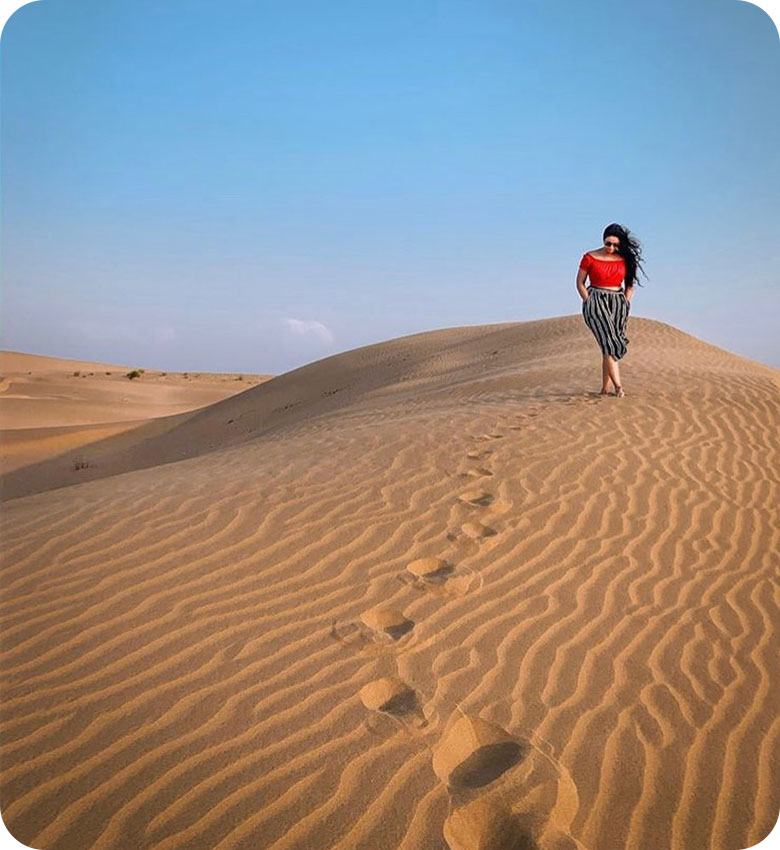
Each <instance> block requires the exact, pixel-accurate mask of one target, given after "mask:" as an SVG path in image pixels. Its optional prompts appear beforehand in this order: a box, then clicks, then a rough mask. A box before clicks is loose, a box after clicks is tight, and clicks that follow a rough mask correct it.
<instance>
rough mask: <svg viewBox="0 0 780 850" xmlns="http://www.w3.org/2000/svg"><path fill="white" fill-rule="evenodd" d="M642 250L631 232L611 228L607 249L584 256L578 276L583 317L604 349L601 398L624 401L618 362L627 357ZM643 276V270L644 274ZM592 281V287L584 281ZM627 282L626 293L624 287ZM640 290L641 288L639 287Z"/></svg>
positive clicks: (589, 252) (618, 226)
mask: <svg viewBox="0 0 780 850" xmlns="http://www.w3.org/2000/svg"><path fill="white" fill-rule="evenodd" d="M641 265H642V249H641V248H640V246H639V242H638V241H637V240H636V239H635V238H634V237H633V236H632V235H631V232H630V231H629V230H628V228H624V227H621V226H620V225H619V224H610V225H609V226H608V227H606V228H605V229H604V247H603V248H601V249H597V250H594V251H588V252H586V253H585V254H583V255H582V260H580V269H579V271H578V272H577V291H578V292H579V293H580V297H581V298H582V315H583V317H584V319H585V324H586V325H587V326H588V327H589V328H590V329H591V331H592V332H593V336H595V337H596V341H597V342H598V344H599V346H600V348H601V354H602V362H601V395H609V393H610V383H611V384H612V385H613V386H614V388H615V395H616V396H617V397H618V398H623V396H624V395H625V392H623V387H622V386H621V384H620V369H619V368H618V363H617V362H618V360H620V359H621V357H624V356H625V353H626V346H627V345H628V338H627V337H626V323H627V322H628V313H629V310H630V306H629V305H630V304H631V299H632V298H633V297H634V284H635V283H639V281H638V279H637V270H638V269H639V268H641ZM642 271H643V272H644V269H643V270H642ZM587 278H590V286H587V287H586V286H585V280H586V279H587ZM623 281H625V289H623V287H622V285H621V284H623ZM640 286H641V284H640Z"/></svg>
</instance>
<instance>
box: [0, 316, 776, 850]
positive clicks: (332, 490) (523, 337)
mask: <svg viewBox="0 0 780 850" xmlns="http://www.w3.org/2000/svg"><path fill="white" fill-rule="evenodd" d="M632 327H633V331H632V334H631V338H632V346H633V349H632V354H631V355H630V359H629V360H628V361H627V363H626V365H625V367H624V369H625V374H626V376H629V375H630V380H628V379H627V380H626V381H625V384H626V389H627V391H628V393H629V394H628V396H627V397H626V398H625V399H620V400H618V399H614V398H599V397H598V396H597V394H596V392H595V390H596V389H597V387H596V386H594V387H593V388H592V389H591V390H588V389H587V387H589V386H590V385H592V384H593V383H594V381H593V378H594V376H596V375H597V374H598V357H597V352H594V351H593V350H592V343H591V341H590V340H589V339H588V337H587V332H586V331H583V330H582V329H581V327H580V325H579V324H575V322H574V321H570V320H569V319H568V318H566V319H560V320H549V321H547V322H541V323H527V324H523V325H512V326H497V327H491V328H487V329H485V328H482V329H454V330H452V331H442V332H433V334H432V336H433V339H427V338H426V335H418V336H415V337H412V338H406V339H405V341H404V340H399V341H393V342H392V343H389V344H383V347H379V350H374V351H371V350H370V348H369V349H366V350H358V351H357V352H352V353H348V354H347V355H341V357H342V358H346V360H347V367H348V368H346V369H345V370H343V372H339V369H338V368H337V366H338V364H334V363H333V362H330V363H329V362H327V361H325V362H321V363H319V364H311V366H309V367H304V369H303V370H296V371H297V372H298V374H297V375H296V374H294V373H292V374H288V375H287V376H279V378H275V379H273V380H272V381H270V382H269V383H268V385H266V386H260V387H257V388H255V389H253V390H251V391H250V392H248V393H245V394H242V395H241V396H237V397H234V398H231V399H227V400H225V401H222V402H219V403H217V404H216V405H214V406H212V408H207V409H206V410H204V411H200V412H199V413H197V414H195V415H193V416H192V417H190V418H188V419H186V420H179V422H178V423H177V424H176V425H174V426H172V427H170V428H168V429H167V430H164V431H163V430H161V432H160V433H159V434H158V435H154V436H153V437H151V438H150V439H149V441H148V442H147V443H146V446H145V448H144V452H145V454H144V453H140V449H137V451H139V454H138V455H137V456H136V457H135V461H137V460H138V459H139V458H140V460H141V461H142V463H141V464H140V465H138V466H135V467H133V466H132V463H130V462H129V461H128V463H129V464H130V467H131V468H125V469H124V470H122V473H121V474H118V475H116V476H107V477H103V478H101V479H97V478H96V479H95V480H92V481H87V482H85V483H82V484H78V485H77V486H66V487H60V488H58V489H50V490H48V491H47V492H39V493H37V494H30V495H27V496H25V497H23V498H17V499H15V500H12V501H9V502H7V503H6V505H5V508H4V538H5V539H6V554H5V556H4V563H3V589H4V594H3V595H4V600H3V633H4V635H5V638H4V643H3V649H2V654H1V655H0V661H2V681H3V686H4V696H5V699H4V704H3V708H2V727H1V729H0V744H1V745H2V749H3V775H2V784H1V785H0V793H1V794H2V797H1V798H0V803H1V804H2V807H3V814H4V818H5V821H6V823H7V824H8V825H9V826H10V827H11V829H12V830H13V831H14V833H15V834H16V835H17V836H18V837H19V838H20V840H24V841H26V842H27V843H30V844H33V845H34V846H63V847H64V846H68V847H72V846H90V847H95V848H113V847H116V848H120V847H127V846H134V847H149V848H152V847H154V848H158V847H162V848H185V847H186V848H190V847H203V848H205V847H220V848H243V847H273V848H308V847H312V846H318V847H319V846H321V847H339V848H353V847H369V846H370V847H373V848H383V847H386V848H403V850H417V848H419V847H423V846H431V847H444V846H449V847H450V848H452V850H460V848H465V847H470V848H471V847H478V848H479V847H484V848H487V847H490V848H491V849H492V850H496V848H498V850H501V848H514V850H519V848H539V850H544V849H545V848H559V849H560V850H564V848H568V850H572V848H591V849H592V850H606V849H607V848H616V847H621V848H637V849H638V848H647V847H659V848H661V847H663V848H671V850H689V848H694V847H703V846H706V847H711V848H713V850H732V848H735V849H736V848H741V847H747V846H749V845H750V844H753V843H756V842H757V841H759V840H760V839H761V838H762V837H763V836H764V835H766V834H767V832H768V831H769V829H770V828H771V826H772V825H773V824H774V821H775V819H776V817H777V812H778V808H779V807H780V795H779V794H778V788H779V787H780V783H779V782H778V772H777V765H778V763H779V761H780V760H779V758H778V757H779V756H780V740H779V739H780V721H779V720H778V717H780V712H779V711H778V708H780V699H779V698H778V694H779V693H780V687H778V685H780V682H778V670H777V664H776V659H777V657H778V655H779V654H780V652H779V650H780V630H779V629H778V622H780V620H779V619H778V612H779V611H780V585H779V584H778V580H777V576H778V567H779V566H780V563H779V562H778V557H777V554H776V553H777V552H778V550H780V546H779V545H778V543H780V539H779V538H780V523H778V518H777V515H776V512H775V510H774V508H773V506H774V505H775V504H776V503H777V502H778V495H779V494H778V490H779V489H780V476H778V457H777V454H778V448H777V443H776V439H775V437H776V433H777V429H778V425H779V424H780V393H779V392H778V386H777V383H776V373H775V372H774V370H770V369H768V368H767V367H761V366H759V365H757V364H753V363H751V362H750V361H746V360H744V359H742V358H737V357H735V356H734V355H730V354H728V353H726V352H722V351H719V350H717V349H715V348H713V347H712V346H708V345H706V344H704V343H700V342H699V341H697V340H693V339H692V338H690V337H688V336H687V335H685V334H681V333H680V332H678V331H675V330H674V329H670V328H668V327H667V326H663V325H660V324H659V323H654V322H642V321H641V320H636V319H633V318H632ZM494 351H495V352H498V353H496V354H493V352H494ZM578 356H579V357H581V358H582V362H579V361H578V359H577V358H578ZM404 357H406V358H407V359H406V360H404V359H403V358H404ZM502 358H503V359H502ZM631 358H633V359H631ZM329 360H332V359H329ZM350 364H351V365H350ZM361 364H362V366H361ZM350 369H352V371H351V372H350ZM328 370H332V372H333V376H334V378H337V377H339V376H341V377H343V374H347V373H349V374H350V375H351V379H350V381H344V382H343V389H341V390H340V392H339V393H335V394H332V395H329V396H328V395H324V393H326V392H327V391H329V390H330V389H332V388H333V387H332V386H331V385H329V384H327V383H325V382H324V381H323V377H324V376H327V375H328V374H329V372H328ZM280 379H283V380H280ZM274 382H277V383H276V385H275V386H274ZM339 395H342V396H343V399H342V401H341V402H339V403H336V401H335V399H338V396H339ZM286 405H295V406H294V407H288V408H286V409H285V406H286ZM296 409H297V411H298V413H297V414H296V413H295V412H292V413H291V412H290V411H295V410H296ZM242 417H243V419H242ZM231 418H233V419H234V421H235V424H240V427H238V428H234V429H232V430H231V429H228V428H225V427H224V426H225V425H226V424H227V422H226V419H231ZM219 421H221V422H222V425H223V436H224V439H223V440H222V442H221V444H217V446H216V447H214V445H213V443H214V440H215V437H214V435H215V434H218V433H219V431H218V422H219ZM253 429H254V430H253ZM174 437H175V438H176V439H177V440H178V441H179V442H184V443H185V444H186V445H187V453H188V456H187V457H186V458H185V459H183V460H181V461H178V462H171V460H170V454H169V452H170V447H169V443H168V441H169V440H173V439H174ZM109 442H110V441H109ZM131 460H132V458H131ZM153 460H156V461H158V463H156V464H151V461H153ZM135 461H133V462H135ZM477 464H479V468H480V469H481V470H482V472H480V473H479V475H478V476H473V475H470V472H473V471H475V469H476V465H477ZM487 473H489V474H487ZM464 495H465V496H467V498H466V499H464V498H463V496H464ZM466 529H469V530H470V531H471V532H474V533H468V532H467V531H466ZM479 529H489V531H490V533H479ZM445 842H446V843H445Z"/></svg>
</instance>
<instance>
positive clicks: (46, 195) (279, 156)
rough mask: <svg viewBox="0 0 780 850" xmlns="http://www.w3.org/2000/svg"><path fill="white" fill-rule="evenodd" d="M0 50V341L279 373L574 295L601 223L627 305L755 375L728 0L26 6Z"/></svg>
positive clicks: (760, 247)
mask: <svg viewBox="0 0 780 850" xmlns="http://www.w3.org/2000/svg"><path fill="white" fill-rule="evenodd" d="M0 50H1V52H2V66H1V68H0V72H1V74H2V77H1V81H0V84H1V85H2V91H1V94H2V113H1V114H0V121H1V125H0V128H1V129H0V131H1V133H2V137H1V139H2V205H3V211H2V308H3V322H2V336H1V337H0V345H1V346H2V347H3V348H11V349H16V350H23V351H30V352H34V353H40V354H50V355H58V356H63V357H74V358H79V359H96V360H103V361H108V362H114V363H125V364H128V365H141V366H146V367H150V368H159V369H170V370H188V369H189V370H202V371H206V370H209V371H237V372H239V371H240V372H260V373H262V372H271V373H279V372H283V371H286V370H288V369H292V368H295V367H296V366H299V365H302V364H304V363H307V362H310V361H312V360H316V359H319V358H321V357H325V356H327V355H329V354H333V353H336V352H338V351H344V350H347V349H350V348H354V347H356V346H360V345H366V344H369V343H372V342H378V341H380V340H383V339H389V338H392V337H397V336H401V335H404V334H409V333H416V332H419V331H426V330H431V329H434V328H442V327H451V326H458V325H476V324H484V323H490V322H508V321H524V320H530V319H537V318H543V317H550V316H560V315H568V314H572V313H578V312H579V300H578V295H577V293H576V291H575V289H574V278H575V275H576V271H577V266H578V263H579V259H580V257H581V255H582V253H583V252H584V251H586V250H592V249H594V248H597V247H598V246H599V245H600V242H601V234H602V231H603V228H604V227H605V225H607V224H609V223H610V222H613V221H616V222H620V223H622V224H624V225H626V226H628V227H629V228H630V229H631V230H632V232H633V233H635V234H636V235H637V236H638V238H639V239H640V241H641V242H642V245H643V248H644V255H645V270H646V272H647V275H648V278H649V280H647V281H645V279H644V278H641V280H642V282H643V283H645V284H646V285H645V286H644V287H643V288H642V289H640V290H639V291H638V293H637V297H636V300H635V301H634V311H633V312H634V314H635V315H638V316H645V317H649V318H655V319H659V320H661V321H665V322H669V323H670V324H673V325H675V326H676V327H679V328H681V329H682V330H685V331H688V332H690V333H693V334H695V335H696V336H699V337H701V338H703V339H705V340H707V341H708V342H712V343H714V344H716V345H720V346H722V347H724V348H727V349H729V350H731V351H734V352H736V353H739V354H744V355H746V356H748V357H752V358H755V359H757V360H761V361H762V362H765V363H768V364H771V365H774V366H777V367H780V342H778V338H780V334H778V318H777V317H778V316H780V291H779V289H780V287H778V284H779V283H780V239H778V234H780V95H778V85H777V84H778V79H779V78H780V40H779V39H778V34H777V30H776V29H775V26H774V24H773V23H772V20H771V18H769V16H768V15H767V14H766V13H765V12H764V11H762V10H761V9H760V8H758V7H757V6H755V5H752V4H750V3H744V2H739V1H738V0H659V2H655V3H652V4H648V3H645V2H638V0H621V2H617V1H616V0H601V2H599V3H587V2H582V0H563V2H554V0H545V2H542V0H523V2H519V0H514V2H509V0H472V1H471V2H466V0H453V2H428V0H415V2H409V0H393V2H392V3H391V2H382V1H381V0H380V2H376V3H365V2H352V0H350V2H336V3H331V4H323V3H321V2H300V0H299V2H295V0H293V2H290V0H287V2H280V1H279V2H263V0H251V2H249V0H240V2H232V3H229V4H226V5H224V6H223V7H222V8H217V7H216V6H215V5H214V4H213V3H211V2H192V0H186V2H185V0H166V2H164V3H161V2H147V0H132V2H130V1H129V0H97V1H93V0H89V2H83V0H38V2H35V3H30V4H28V5H26V6H23V7H22V8H20V9H19V10H18V11H17V12H16V13H15V14H14V15H13V16H12V17H11V19H10V20H9V22H8V23H7V24H6V27H5V29H4V31H3V33H2V40H1V41H0ZM597 354H598V352H597V350H596V348H595V346H594V358H596V359H597ZM626 366H627V368H629V369H630V352H629V357H628V358H627V361H626Z"/></svg>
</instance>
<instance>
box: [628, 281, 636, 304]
mask: <svg viewBox="0 0 780 850" xmlns="http://www.w3.org/2000/svg"><path fill="white" fill-rule="evenodd" d="M633 297H634V284H633V283H632V284H631V286H627V287H626V301H628V303H629V304H630V303H631V299H632V298H633Z"/></svg>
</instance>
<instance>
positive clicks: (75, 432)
mask: <svg viewBox="0 0 780 850" xmlns="http://www.w3.org/2000/svg"><path fill="white" fill-rule="evenodd" d="M133 369H134V367H128V366H116V365H111V364H107V363H91V362H89V361H84V360H63V359H57V358H54V357H44V356H42V355H36V354H23V353H21V352H17V351H0V432H1V433H2V438H1V439H0V474H2V473H5V472H10V471H11V470H14V469H19V468H21V467H23V466H29V465H30V464H32V463H38V462H40V461H42V460H45V459H47V458H50V457H57V456H60V455H63V454H65V453H66V452H70V453H71V454H69V455H68V458H69V460H70V466H71V469H77V468H79V469H81V468H84V466H83V464H85V463H88V461H86V459H85V458H84V455H83V452H79V453H77V454H73V452H74V450H80V449H82V448H83V447H85V446H87V445H89V444H90V443H93V442H95V441H98V440H104V439H106V438H108V437H110V436H115V435H118V434H122V433H124V432H126V431H132V430H135V429H136V428H138V427H140V426H141V425H143V424H144V423H146V422H147V421H148V420H150V419H155V418H159V417H164V416H171V415H173V414H176V413H186V412H189V411H192V410H196V409H198V408H201V407H204V406H207V405H210V404H213V403H214V402H215V401H219V400H220V399H223V398H228V397H229V396H231V395H235V394H236V393H238V392H242V391H243V390H245V389H247V388H248V387H250V386H254V385H256V384H258V383H261V382H263V381H266V380H268V379H269V378H270V377H271V376H270V375H240V376H239V375H236V374H222V373H220V374H215V373H186V372H185V373H181V372H159V371H155V370H150V369H141V370H138V372H139V377H138V378H128V377H127V376H128V373H130V372H132V371H133Z"/></svg>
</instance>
